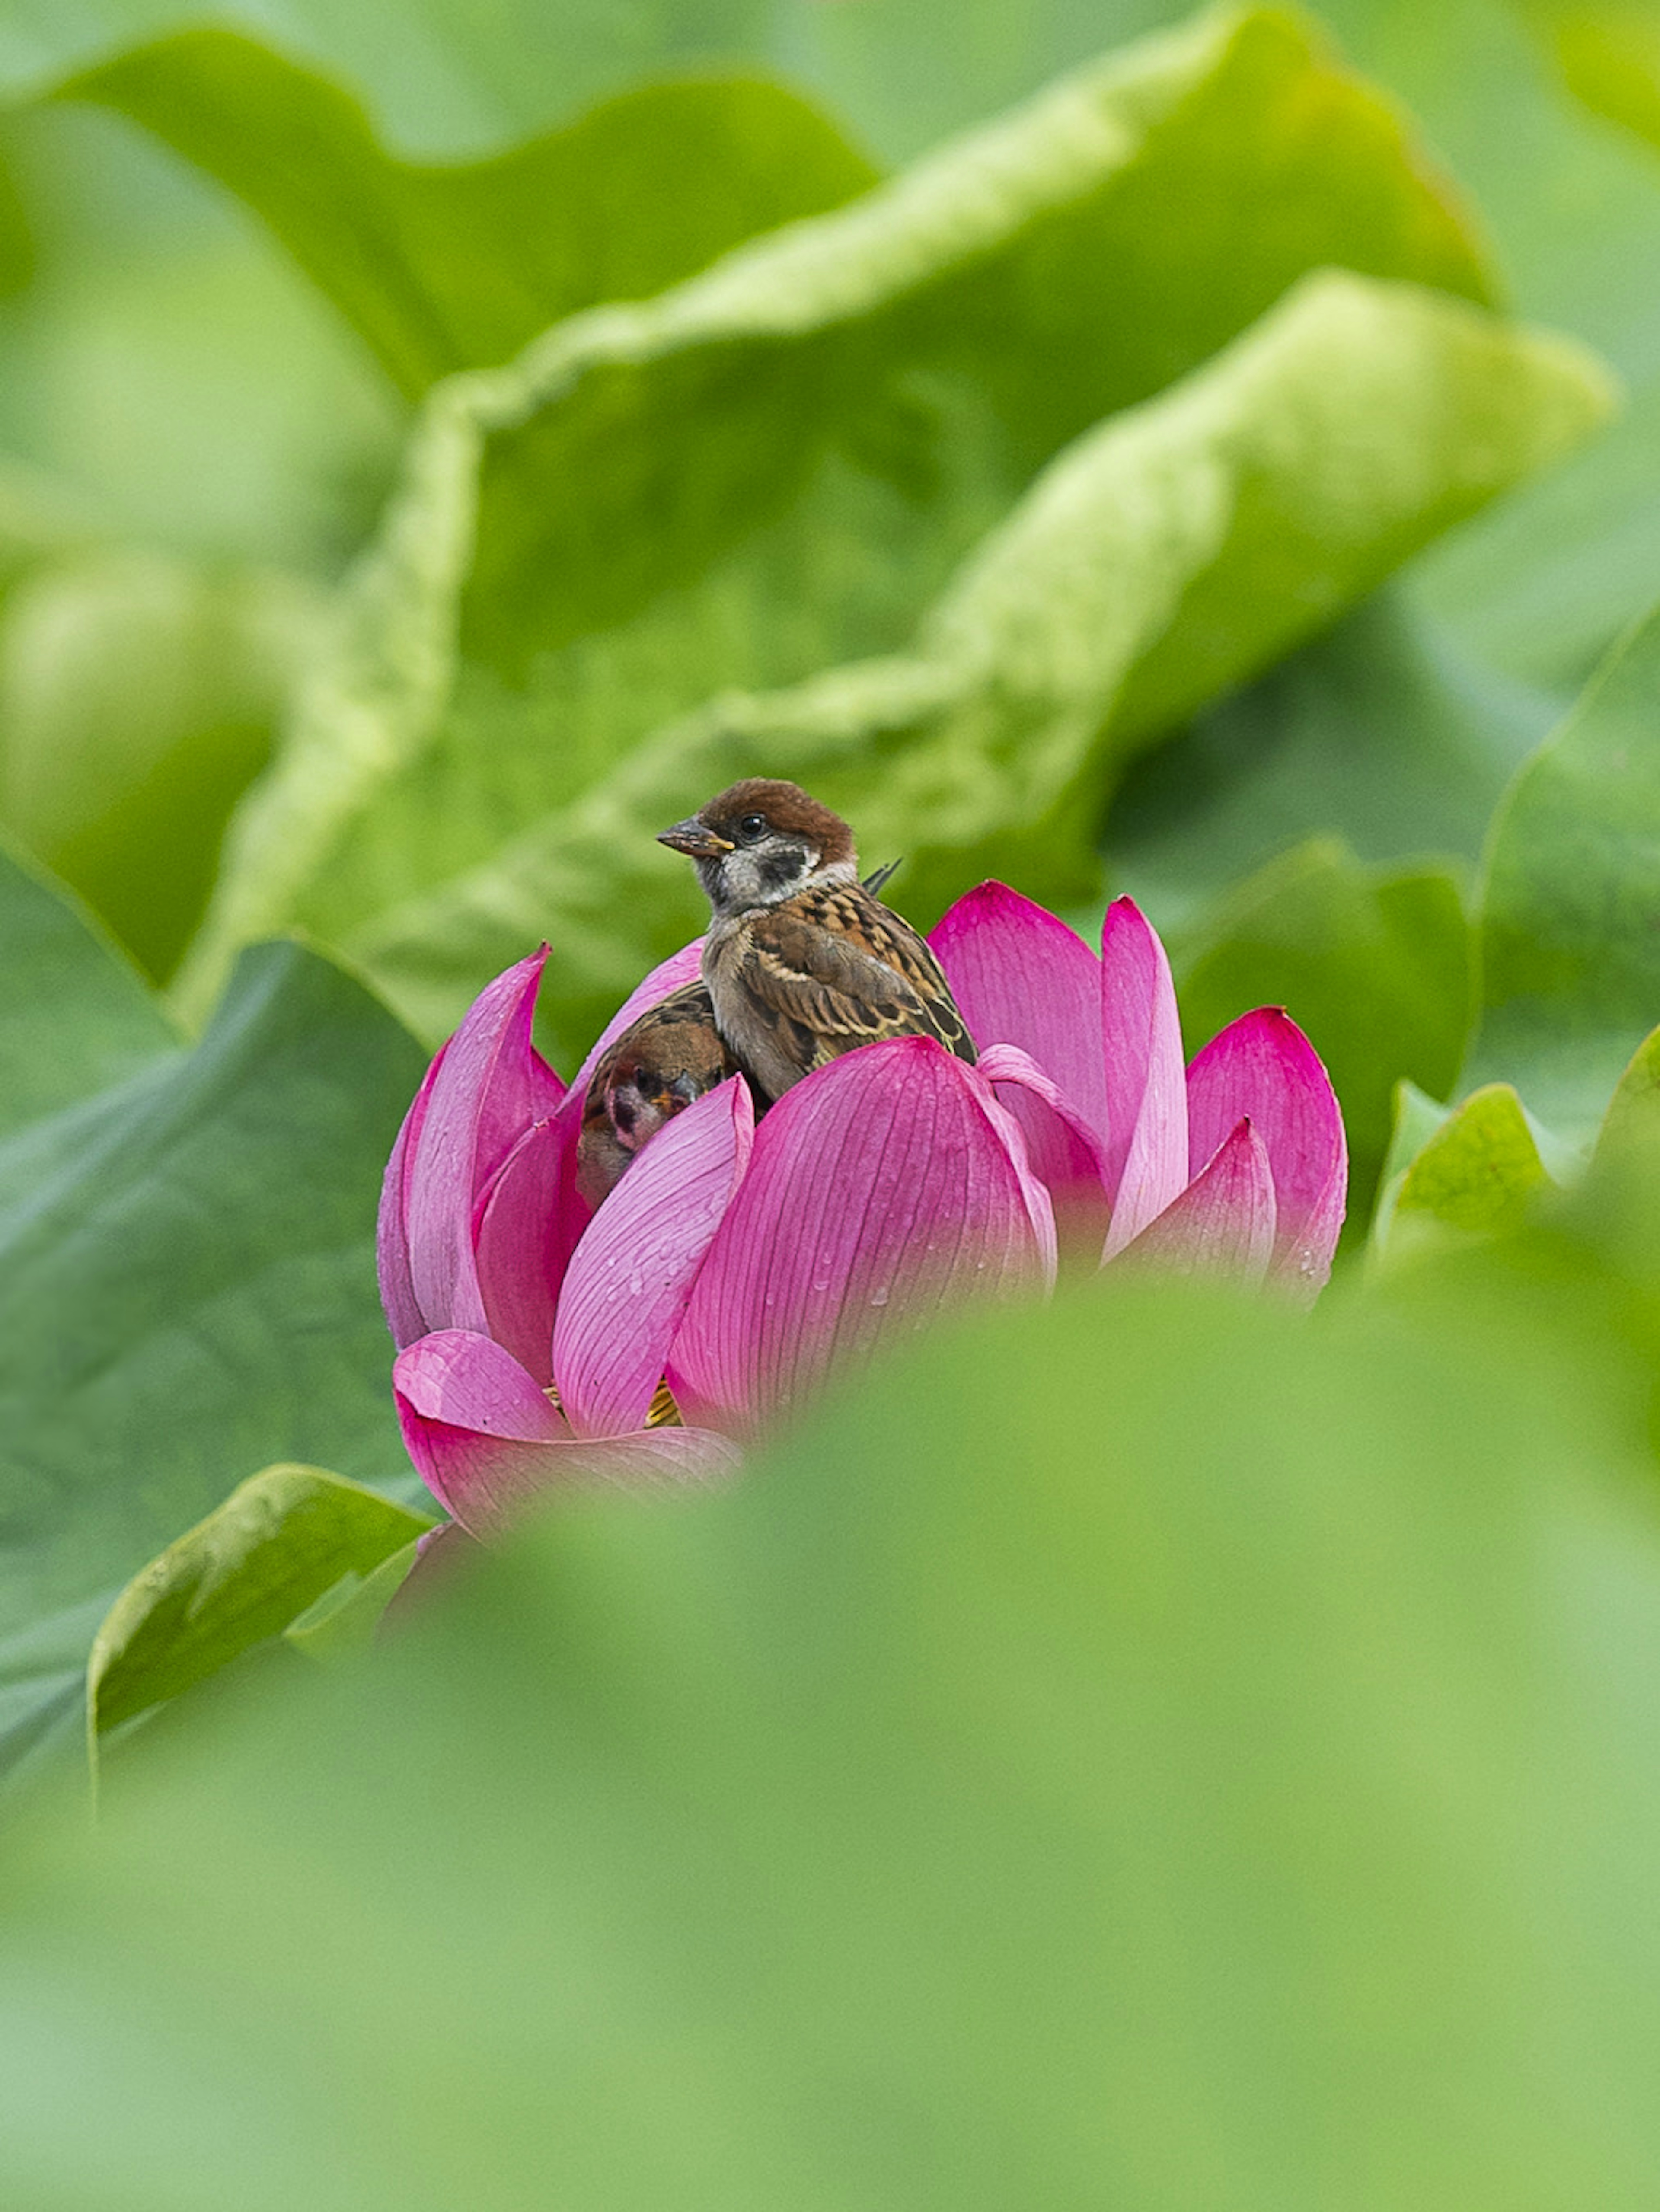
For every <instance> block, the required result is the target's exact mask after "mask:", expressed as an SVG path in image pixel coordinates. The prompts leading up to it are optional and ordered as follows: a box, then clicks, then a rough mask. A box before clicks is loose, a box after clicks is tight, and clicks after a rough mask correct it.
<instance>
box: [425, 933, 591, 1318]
mask: <svg viewBox="0 0 1660 2212" xmlns="http://www.w3.org/2000/svg"><path fill="white" fill-rule="evenodd" d="M547 957H548V949H547V947H546V945H544V946H543V947H542V949H541V951H539V952H535V953H532V955H531V957H530V958H529V959H527V960H521V961H520V962H519V963H518V964H517V966H515V967H513V968H509V969H508V970H507V971H506V973H505V974H503V975H498V976H497V977H496V980H495V981H494V982H492V983H489V984H487V985H486V986H485V987H484V989H483V991H481V992H480V993H479V994H478V996H477V999H475V1000H474V1001H473V1003H472V1005H471V1006H470V1007H469V1008H468V1010H467V1012H466V1015H465V1018H464V1019H463V1021H462V1023H461V1026H460V1028H459V1030H457V1031H456V1032H455V1035H454V1036H453V1037H452V1038H451V1039H450V1041H449V1044H448V1046H447V1048H446V1050H445V1052H444V1054H443V1065H442V1066H441V1067H440V1068H439V1070H438V1073H437V1075H436V1077H435V1080H434V1083H433V1087H432V1093H431V1096H430V1097H429V1100H428V1103H427V1113H426V1119H425V1121H424V1123H423V1127H422V1129H421V1133H420V1137H419V1140H418V1142H417V1144H416V1146H415V1147H414V1150H413V1153H412V1156H411V1160H410V1174H409V1182H408V1193H409V1194H408V1201H407V1206H406V1213H405V1218H406V1222H407V1225H408V1230H409V1249H410V1279H411V1280H412V1282H413V1285H414V1289H415V1295H416V1298H417V1302H418V1304H419V1305H420V1309H421V1311H422V1312H423V1314H424V1315H425V1316H426V1317H427V1320H428V1322H429V1323H430V1324H434V1325H436V1326H439V1327H447V1328H473V1329H482V1328H483V1327H484V1309H483V1299H482V1297H481V1296H480V1293H479V1290H478V1284H477V1277H476V1275H475V1273H474V1270H473V1256H472V1231H473V1222H474V1212H475V1207H476V1205H477V1200H479V1198H480V1197H482V1195H483V1191H484V1187H485V1185H486V1184H487V1183H488V1182H489V1179H490V1177H491V1176H493V1175H494V1174H495V1173H496V1170H497V1169H498V1168H499V1167H500V1166H501V1164H502V1162H503V1161H504V1160H505V1159H506V1158H507V1156H508V1153H509V1152H511V1151H512V1150H513V1148H514V1145H516V1144H517V1143H518V1141H519V1139H520V1137H522V1136H523V1134H524V1133H525V1131H526V1129H528V1128H529V1127H531V1126H532V1123H533V1122H536V1121H546V1120H547V1119H549V1118H550V1115H552V1114H553V1112H554V1110H555V1109H556V1107H557V1106H558V1104H559V1103H560V1102H561V1100H562V1097H563V1096H564V1091H563V1086H562V1085H561V1084H560V1081H559V1079H558V1077H557V1076H556V1075H555V1074H554V1073H553V1071H552V1069H551V1068H550V1067H549V1066H547V1064H546V1062H545V1061H544V1060H543V1059H542V1058H541V1057H540V1055H539V1054H538V1053H537V1052H536V1051H535V1050H534V1049H533V1048H532V1044H531V1023H532V1019H533V1018H534V1015H535V1012H536V992H537V987H538V984H539V982H540V981H541V977H542V969H543V965H544V962H545V961H546V959H547Z"/></svg>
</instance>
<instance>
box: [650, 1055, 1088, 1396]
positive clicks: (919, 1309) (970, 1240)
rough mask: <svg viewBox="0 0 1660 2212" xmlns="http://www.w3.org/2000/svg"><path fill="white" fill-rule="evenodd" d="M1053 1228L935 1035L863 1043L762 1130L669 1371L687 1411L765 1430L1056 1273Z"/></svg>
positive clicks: (1036, 1187) (1010, 1133) (991, 1113)
mask: <svg viewBox="0 0 1660 2212" xmlns="http://www.w3.org/2000/svg"><path fill="white" fill-rule="evenodd" d="M661 1141H662V1139H660V1138H659V1139H655V1142H657V1143H661ZM647 1157H648V1158H649V1154H648V1156H647ZM638 1172H639V1170H638V1168H637V1167H635V1168H633V1169H630V1170H629V1174H630V1176H633V1175H635V1174H637V1173H638ZM613 1202H614V1200H607V1204H608V1205H609V1204H611V1203H613ZM1054 1238H1055V1230H1054V1218H1053V1215H1052V1212H1051V1211H1050V1208H1049V1199H1048V1195H1047V1194H1046V1193H1045V1192H1044V1190H1043V1185H1042V1184H1041V1183H1039V1182H1037V1178H1036V1177H1035V1176H1033V1175H1032V1174H1031V1170H1030V1168H1029V1167H1028V1165H1027V1164H1026V1161H1025V1147H1024V1145H1023V1144H1022V1142H1021V1139H1020V1134H1019V1131H1018V1128H1017V1127H1016V1126H1015V1124H1014V1122H1013V1120H1012V1116H1011V1115H1009V1114H1008V1113H1007V1111H1006V1109H1004V1108H1002V1107H1000V1106H999V1105H998V1103H997V1102H996V1100H995V1098H994V1097H993V1096H992V1093H991V1091H990V1088H989V1086H988V1085H987V1084H985V1083H983V1082H982V1081H981V1080H980V1079H979V1078H978V1077H977V1076H976V1074H975V1073H973V1072H972V1071H970V1069H969V1068H967V1067H965V1066H964V1065H963V1063H962V1062H961V1061H960V1060H953V1059H952V1056H951V1055H950V1054H948V1053H946V1052H945V1051H943V1050H942V1049H941V1048H940V1047H939V1045H937V1044H936V1043H935V1042H933V1039H932V1038H930V1037H897V1038H894V1039H892V1040H891V1041H889V1042H883V1043H880V1044H873V1045H866V1046H863V1047H861V1048H860V1049H859V1050H858V1051H856V1052H851V1053H848V1054H845V1055H844V1056H843V1057H842V1058H841V1059H839V1060H832V1061H831V1062H830V1065H829V1066H826V1067H822V1068H819V1069H818V1070H816V1071H815V1073H812V1075H810V1076H808V1077H807V1078H806V1079H805V1081H803V1082H801V1083H798V1084H797V1085H795V1087H794V1089H793V1090H791V1091H787V1092H786V1094H785V1096H784V1097H782V1098H781V1100H780V1101H779V1103H777V1105H775V1106H774V1107H773V1108H772V1109H771V1110H770V1111H769V1113H768V1115H767V1116H766V1118H765V1120H764V1121H763V1122H762V1123H761V1125H760V1127H759V1128H758V1129H757V1132H756V1136H755V1149H754V1152H753V1153H752V1155H751V1160H750V1167H749V1173H748V1174H747V1175H746V1176H745V1178H744V1181H743V1182H742V1183H741V1184H740V1186H739V1190H738V1194H737V1196H736V1197H735V1198H734V1199H733V1202H732V1205H731V1206H730V1207H729V1208H728V1210H727V1217H726V1218H725V1220H724V1221H723V1222H722V1223H721V1227H720V1229H719V1230H718V1231H716V1234H715V1237H714V1243H713V1244H712V1245H711V1246H710V1248H709V1253H708V1258H707V1259H706V1260H705V1261H704V1263H703V1267H702V1272H701V1273H700V1274H699V1275H698V1278H697V1281H696V1286H695V1287H694V1289H693V1291H692V1294H691V1300H690V1304H689V1305H688V1307H687V1310H686V1315H685V1319H684V1321H683V1322H682V1323H681V1326H680V1329H679V1332H678V1335H677V1336H676V1338H675V1340H674V1343H673V1345H672V1348H671V1351H670V1354H669V1363H668V1372H669V1380H670V1383H671V1384H672V1388H673V1389H674V1392H675V1395H676V1396H677V1398H678V1400H679V1401H680V1405H681V1407H682V1409H683V1410H684V1412H685V1413H686V1415H687V1418H688V1419H695V1420H698V1421H707V1422H708V1423H709V1424H710V1425H713V1426H717V1427H725V1426H728V1425H731V1426H736V1427H739V1428H745V1429H752V1428H757V1427H759V1426H761V1425H764V1423H765V1422H767V1421H768V1420H769V1419H771V1418H773V1417H774V1416H775V1415H776V1414H778V1413H782V1412H783V1411H784V1410H785V1409H786V1408H787V1407H790V1406H792V1405H794V1404H795V1403H797V1402H798V1401H800V1399H801V1398H802V1397H804V1396H805V1395H806V1394H807V1393H808V1392H809V1391H810V1390H811V1389H812V1388H813V1386H814V1385H815V1384H817V1383H818V1382H819V1381H820V1379H821V1378H822V1377H823V1376H824V1374H825V1372H826V1371H827V1370H828V1369H829V1368H830V1365H831V1364H832V1363H835V1364H842V1363H845V1362H848V1361H849V1360H859V1359H863V1358H866V1357H867V1356H868V1355H869V1354H870V1353H871V1352H872V1351H873V1349H874V1348H875V1347H876V1346H877V1345H878V1344H879V1343H880V1342H882V1341H883V1340H886V1339H889V1338H892V1337H894V1336H896V1335H899V1334H903V1335H905V1336H909V1334H912V1333H913V1332H914V1331H915V1330H916V1329H918V1328H922V1327H923V1326H925V1325H926V1323H927V1320H928V1318H929V1317H930V1316H931V1315H933V1313H934V1312H935V1311H936V1310H938V1308H939V1306H940V1305H942V1304H946V1302H948V1301H949V1302H952V1303H956V1302H959V1301H961V1300H962V1299H963V1298H964V1297H968V1296H972V1295H978V1296H993V1297H996V1296H1004V1297H1006V1296H1007V1295H1009V1294H1010V1293H1011V1292H1012V1291H1018V1290H1019V1289H1023V1288H1025V1287H1027V1286H1031V1287H1036V1286H1037V1285H1041V1284H1043V1282H1045V1281H1046V1280H1048V1279H1050V1278H1052V1276H1053V1273H1054V1252H1055V1243H1054Z"/></svg>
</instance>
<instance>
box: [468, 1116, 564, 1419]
mask: <svg viewBox="0 0 1660 2212" xmlns="http://www.w3.org/2000/svg"><path fill="white" fill-rule="evenodd" d="M578 1133H579V1127H578V1124H577V1122H576V1121H575V1120H574V1119H573V1118H572V1117H571V1116H570V1115H557V1116H556V1118H555V1119H554V1120H553V1121H538V1122H537V1123H536V1125H535V1127H533V1128H530V1129H526V1132H525V1133H524V1135H523V1136H522V1137H521V1138H520V1139H519V1142H518V1143H517V1144H516V1145H515V1146H514V1148H513V1150H512V1151H511V1152H509V1153H508V1157H507V1158H506V1159H505V1160H503V1161H502V1164H501V1166H500V1167H499V1168H498V1169H497V1170H496V1173H495V1175H494V1176H492V1177H491V1178H490V1181H489V1183H488V1184H487V1185H486V1186H485V1188H484V1194H483V1197H482V1198H481V1199H480V1200H479V1201H478V1205H477V1209H476V1215H475V1227H474V1231H473V1255H474V1269H475V1273H476V1276H477V1283H478V1291H479V1296H480V1297H481V1298H482V1299H483V1310H484V1319H485V1323H486V1328H487V1331H488V1334H489V1335H491V1336H493V1337H494V1338H495V1339H496V1342H497V1343H498V1344H502V1345H505V1346H507V1348H508V1351H509V1352H512V1354H513V1356H514V1358H515V1359H517V1360H518V1361H519V1363H520V1365H521V1366H522V1367H524V1368H526V1370H528V1371H529V1373H530V1376H531V1377H532V1381H533V1382H535V1383H538V1385H539V1384H542V1383H547V1382H549V1381H550V1380H551V1378H552V1375H553V1364H552V1363H553V1318H554V1315H555V1312H556V1310H557V1307H558V1302H559V1285H560V1284H561V1282H562V1280H563V1278H564V1273H565V1269H566V1267H567V1266H568V1265H569V1261H570V1255H571V1254H572V1252H573V1251H574V1250H575V1247H576V1243H577V1240H578V1238H579V1237H581V1234H582V1232H583V1231H584V1230H585V1229H586V1228H587V1225H588V1221H589V1219H590V1213H589V1209H588V1206H587V1202H586V1200H584V1199H583V1198H582V1196H581V1194H580V1193H579V1191H578V1190H577V1188H576V1139H577V1135H578Z"/></svg>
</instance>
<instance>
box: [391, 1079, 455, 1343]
mask: <svg viewBox="0 0 1660 2212" xmlns="http://www.w3.org/2000/svg"><path fill="white" fill-rule="evenodd" d="M448 1050H449V1047H448V1046H447V1045H441V1046H440V1047H439V1048H438V1054H437V1057H436V1058H435V1060H434V1061H433V1063H432V1066H430V1067H429V1069H428V1070H427V1072H426V1073H425V1074H424V1075H423V1077H422V1079H421V1088H420V1089H419V1090H418V1091H417V1092H416V1094H415V1097H414V1098H413V1099H412V1100H411V1101H410V1110H409V1112H408V1113H407V1114H405V1115H404V1126H403V1127H402V1128H400V1129H399V1130H398V1139H397V1142H396V1143H395V1144H394V1145H393V1146H392V1158H390V1159H389V1160H388V1161H387V1162H386V1176H385V1177H384V1178H383V1180H382V1182H381V1185H380V1218H379V1219H378V1220H377V1221H376V1223H375V1230H374V1258H375V1267H376V1272H377V1273H379V1275H380V1303H381V1304H382V1305H383V1306H384V1307H385V1308H386V1325H387V1327H388V1328H390V1329H391V1331H392V1342H393V1343H394V1344H395V1345H396V1346H398V1350H399V1351H400V1352H401V1351H402V1350H403V1349H404V1346H405V1345H406V1344H413V1343H414V1341H415V1340H416V1339H417V1337H418V1336H424V1335H425V1334H426V1333H427V1329H428V1326H429V1324H428V1322H427V1319H426V1316H424V1315H423V1313H422V1311H421V1308H420V1306H419V1304H417V1300H416V1296H415V1281H414V1278H413V1277H412V1275H411V1274H410V1240H409V1231H408V1228H407V1226H406V1222H407V1212H408V1205H409V1183H410V1165H411V1163H412V1160H413V1156H414V1152H415V1148H416V1146H417V1144H418V1143H419V1142H420V1139H421V1129H422V1125H423V1122H424V1121H426V1118H427V1103H428V1101H429V1099H430V1098H431V1097H432V1086H433V1085H434V1083H435V1081H436V1080H437V1076H438V1071H439V1069H440V1068H441V1066H443V1062H444V1054H446V1053H447V1051H448Z"/></svg>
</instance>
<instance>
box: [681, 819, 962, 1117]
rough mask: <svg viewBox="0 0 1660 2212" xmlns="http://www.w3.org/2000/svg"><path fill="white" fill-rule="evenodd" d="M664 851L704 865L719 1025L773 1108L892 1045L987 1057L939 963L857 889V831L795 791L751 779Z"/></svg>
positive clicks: (708, 978) (707, 954)
mask: <svg viewBox="0 0 1660 2212" xmlns="http://www.w3.org/2000/svg"><path fill="white" fill-rule="evenodd" d="M658 842H659V843H660V844H663V845H667V846H668V847H669V848H671V849H672V851H674V852H677V853H684V854H688V855H689V856H690V858H691V859H692V860H695V861H696V865H697V873H698V876H699V878H701V879H702V885H703V889H704V890H705V891H706V892H707V893H708V901H709V905H710V907H711V908H713V910H714V919H713V921H711V923H710V927H709V932H708V938H707V939H705V941H704V946H703V963H702V964H703V981H704V982H705V983H706V984H707V985H708V994H709V998H710V1000H711V1001H712V1003H713V1005H714V1025H715V1028H716V1029H717V1030H719V1031H720V1034H721V1037H722V1038H723V1039H724V1040H725V1042H726V1045H727V1049H728V1050H729V1051H730V1052H731V1053H732V1054H733V1058H734V1059H735V1060H737V1062H738V1064H739V1066H740V1067H741V1068H742V1069H743V1070H744V1072H745V1074H746V1075H747V1076H748V1077H749V1078H750V1079H751V1082H752V1083H753V1084H754V1085H755V1086H756V1087H757V1089H758V1090H759V1091H761V1092H762V1093H763V1096H764V1097H765V1099H766V1100H768V1101H770V1100H773V1099H777V1098H780V1097H782V1096H783V1094H784V1092H785V1091H787V1090H789V1089H790V1087H791V1086H792V1085H794V1084H797V1083H799V1082H800V1080H801V1078H802V1077H803V1076H804V1075H807V1074H810V1073H812V1070H813V1069H814V1068H815V1067H823V1066H824V1065H825V1063H826V1062H827V1061H829V1060H835V1059H837V1058H838V1057H839V1056H840V1055H841V1054H842V1053H844V1052H851V1051H853V1049H854V1047H855V1046H858V1045H861V1044H873V1043H874V1042H876V1041H877V1040H878V1039H879V1038H882V1037H895V1036H931V1037H933V1038H935V1039H936V1040H937V1041H938V1042H939V1043H940V1044H942V1045H944V1046H945V1047H946V1050H947V1051H948V1052H952V1053H955V1054H956V1055H957V1057H958V1059H959V1060H967V1061H968V1062H969V1063H970V1065H972V1064H973V1062H974V1060H976V1058H977V1057H978V1055H977V1054H976V1051H975V1048H974V1040H973V1039H972V1038H971V1037H970V1035H969V1033H968V1028H967V1025H966V1024H964V1020H963V1017H962V1016H961V1014H959V1013H958V1011H957V1007H956V1006H955V1004H954V1003H953V1001H952V995H951V987H950V985H949V984H948V983H947V982H946V979H945V976H944V975H943V974H942V973H941V972H940V968H939V962H938V961H937V960H936V959H935V958H934V957H933V953H932V952H930V951H929V950H928V948H927V945H926V944H925V943H924V942H923V940H922V939H921V938H920V937H919V936H918V935H917V933H916V932H915V930H914V929H913V928H912V927H910V924H909V922H906V921H901V920H900V918H899V916H898V915H897V914H895V913H894V912H893V911H892V910H891V908H888V907H885V906H884V905H883V903H882V902H881V901H880V899H879V898H877V897H876V896H874V895H873V893H872V891H871V890H869V889H868V888H867V887H866V885H865V884H861V883H860V880H859V864H858V861H857V859H856V858H855V856H854V843H853V832H852V831H851V830H850V829H848V825H847V823H845V822H843V821H842V819H841V817H839V816H838V815H835V814H832V813H831V812H830V809H829V807H827V806H821V805H819V803H818V800H817V799H812V798H810V797H809V796H808V794H807V793H806V792H805V791H803V790H802V788H801V787H800V785H799V784H795V783H780V782H775V781H771V780H770V779H769V778H767V777H764V776H750V777H746V778H745V781H743V782H742V783H734V784H733V786H732V787H731V788H730V790H727V791H723V792H721V793H720V795H719V796H718V797H717V798H714V799H710V800H709V801H708V804H707V805H705V806H703V807H702V808H701V809H700V810H699V811H698V812H697V813H696V814H694V815H692V816H690V817H689V818H688V819H687V820H686V821H684V822H677V823H675V824H674V827H673V828H672V829H665V830H663V831H662V832H661V834H660V836H659V839H658Z"/></svg>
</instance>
